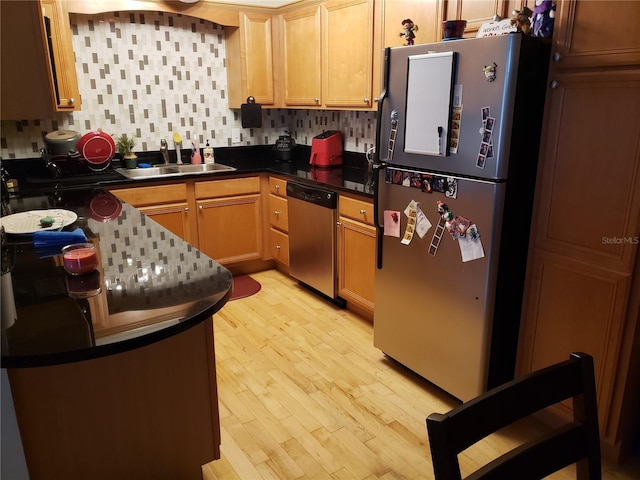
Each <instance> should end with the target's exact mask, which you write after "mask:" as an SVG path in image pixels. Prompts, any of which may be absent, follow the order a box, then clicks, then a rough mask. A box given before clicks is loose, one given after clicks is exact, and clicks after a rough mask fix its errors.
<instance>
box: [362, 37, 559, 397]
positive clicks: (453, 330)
mask: <svg viewBox="0 0 640 480" xmlns="http://www.w3.org/2000/svg"><path fill="white" fill-rule="evenodd" d="M549 53H550V49H549V43H548V41H547V40H544V39H539V38H530V37H526V36H523V35H521V34H519V33H514V34H508V35H502V36H494V37H486V38H474V39H460V40H452V41H443V42H440V43H433V44H426V45H415V46H408V47H397V48H388V49H386V50H385V52H384V56H385V62H384V81H383V85H384V88H383V94H382V95H381V98H380V103H379V108H378V122H377V139H376V153H377V155H376V156H377V159H376V163H375V165H374V168H375V171H376V180H375V190H374V192H375V217H376V222H377V229H378V247H377V250H378V251H377V256H378V258H377V263H378V270H377V271H376V289H375V299H376V301H375V311H374V344H375V346H376V347H377V348H379V349H380V350H382V351H383V352H384V353H385V354H386V355H388V356H389V357H391V358H393V359H395V360H397V361H398V362H400V363H402V364H404V365H405V366H407V367H408V368H410V369H411V370H413V371H415V372H417V373H418V374H420V375H421V376H423V377H424V378H426V379H427V380H430V381H431V382H432V383H434V384H435V385H437V386H439V387H441V388H442V389H444V390H445V391H447V392H449V393H450V394H452V395H453V396H455V397H457V398H458V399H460V400H462V401H467V400H469V399H471V398H473V397H475V396H477V395H479V394H480V393H482V392H484V391H486V390H487V389H488V388H492V387H494V386H496V385H499V384H501V383H504V382H505V381H508V380H510V379H512V378H513V375H514V365H515V358H516V353H517V342H518V331H519V322H520V315H521V305H522V295H523V285H524V278H525V268H526V257H527V248H528V240H529V232H530V220H531V210H532V202H533V195H534V186H535V176H536V163H537V157H538V146H539V140H540V131H541V122H542V112H543V108H544V96H545V90H546V78H547V69H548V61H549ZM425 220H426V221H425ZM429 225H431V226H430V227H429Z"/></svg>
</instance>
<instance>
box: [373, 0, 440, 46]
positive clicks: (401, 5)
mask: <svg viewBox="0 0 640 480" xmlns="http://www.w3.org/2000/svg"><path fill="white" fill-rule="evenodd" d="M383 8H384V14H383V15H384V39H383V47H400V46H402V45H404V44H405V39H404V37H402V36H400V33H401V32H402V31H403V28H402V21H403V20H404V19H406V18H410V19H411V20H412V21H413V23H415V24H416V25H418V31H417V32H416V38H415V39H414V42H415V44H416V45H418V44H420V43H431V42H436V41H438V39H439V38H440V37H441V31H442V29H441V25H440V20H439V17H438V0H394V1H393V2H389V1H387V2H384V5H383Z"/></svg>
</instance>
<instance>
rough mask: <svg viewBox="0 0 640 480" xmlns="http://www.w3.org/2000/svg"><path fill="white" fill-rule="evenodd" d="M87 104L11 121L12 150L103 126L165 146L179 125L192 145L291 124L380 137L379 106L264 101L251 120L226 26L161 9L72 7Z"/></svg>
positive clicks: (18, 154)
mask: <svg viewBox="0 0 640 480" xmlns="http://www.w3.org/2000/svg"><path fill="white" fill-rule="evenodd" d="M70 21H71V28H72V39H73V47H74V52H75V57H76V71H77V73H78V84H79V89H80V96H81V99H82V110H80V111H78V112H72V113H60V114H56V115H55V117H54V118H48V119H40V120H23V121H2V124H1V130H0V154H1V155H2V157H3V158H30V157H34V156H38V155H39V149H40V148H42V147H44V142H43V140H42V136H43V134H44V133H47V132H50V131H52V130H57V129H59V128H63V129H69V130H76V131H78V132H80V133H86V132H89V131H94V130H97V129H98V128H101V129H103V130H104V131H105V132H107V133H110V134H118V135H119V134H122V133H126V134H127V135H136V136H137V137H139V138H138V141H137V145H136V147H135V150H138V151H150V150H158V149H159V148H160V139H162V138H165V139H167V141H168V142H169V145H170V146H171V147H172V146H173V142H172V141H171V139H172V136H173V132H174V131H177V132H179V133H180V134H181V136H182V138H183V148H189V147H190V144H191V139H192V136H193V135H194V134H195V136H196V140H197V142H198V143H199V144H200V146H204V143H205V142H206V141H207V140H208V141H209V143H210V144H211V145H212V146H213V147H227V146H233V144H232V143H231V131H232V129H233V128H239V129H241V135H242V142H241V143H240V144H238V145H268V144H273V143H275V141H276V140H277V138H278V136H279V135H281V134H282V133H283V132H284V130H289V131H291V132H292V135H293V137H294V138H295V140H296V142H297V143H299V144H303V145H311V139H312V138H313V137H314V136H315V135H318V134H319V133H322V132H323V131H324V130H340V131H342V133H343V137H344V148H345V150H347V151H353V152H362V153H364V152H366V151H367V150H368V149H369V148H371V147H372V146H373V145H374V141H375V113H374V112H359V111H319V110H287V109H263V112H262V113H263V117H262V118H263V121H262V124H263V127H262V128H259V129H256V128H254V129H243V128H242V125H241V119H240V110H237V109H229V108H228V107H227V99H226V93H227V73H226V49H225V31H224V28H223V27H222V26H220V25H217V24H215V23H212V22H209V21H206V20H201V19H196V18H193V17H189V16H184V15H177V14H167V13H161V12H113V13H107V14H99V15H80V14H71V15H70Z"/></svg>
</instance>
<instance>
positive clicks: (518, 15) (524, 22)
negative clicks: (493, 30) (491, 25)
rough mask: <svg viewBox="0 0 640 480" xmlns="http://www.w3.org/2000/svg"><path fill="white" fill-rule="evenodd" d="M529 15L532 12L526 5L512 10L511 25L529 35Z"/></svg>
mask: <svg viewBox="0 0 640 480" xmlns="http://www.w3.org/2000/svg"><path fill="white" fill-rule="evenodd" d="M531 15H533V12H532V11H531V9H530V8H529V7H527V6H526V5H525V6H524V7H522V10H514V11H513V17H512V18H511V25H515V27H516V28H517V29H518V31H519V32H522V33H524V34H525V35H531Z"/></svg>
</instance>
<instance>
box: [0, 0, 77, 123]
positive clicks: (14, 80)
mask: <svg viewBox="0 0 640 480" xmlns="http://www.w3.org/2000/svg"><path fill="white" fill-rule="evenodd" d="M43 9H44V11H46V12H47V13H46V15H47V16H48V17H49V19H50V21H51V22H50V26H51V33H52V38H51V40H52V52H51V54H50V52H49V49H48V42H47V37H46V35H45V19H44V16H43ZM0 21H1V22H2V25H1V28H0V34H1V35H2V38H1V39H0V48H1V52H0V61H1V62H2V65H1V67H0V69H1V70H2V81H1V82H0V88H1V92H2V93H1V94H0V95H1V98H0V107H1V118H2V119H3V120H24V119H43V118H51V117H52V115H54V112H55V111H56V110H58V111H68V110H79V109H80V101H79V94H78V80H77V77H76V70H75V63H74V56H73V49H72V45H71V28H70V26H69V18H68V15H67V13H66V2H54V1H52V0H44V1H43V2H42V8H41V5H40V2H36V1H32V0H29V1H11V2H0ZM52 55H53V57H52ZM52 60H53V62H54V65H55V66H56V69H57V70H56V76H55V77H54V76H53V75H52V70H51V65H52ZM56 93H57V94H58V98H56Z"/></svg>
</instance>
